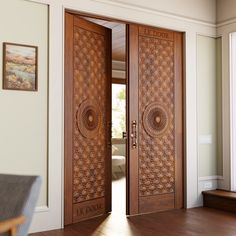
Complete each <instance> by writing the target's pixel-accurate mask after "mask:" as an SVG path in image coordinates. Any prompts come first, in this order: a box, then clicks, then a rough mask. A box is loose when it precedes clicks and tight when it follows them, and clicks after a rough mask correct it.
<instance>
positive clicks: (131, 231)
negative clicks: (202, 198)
mask: <svg viewBox="0 0 236 236" xmlns="http://www.w3.org/2000/svg"><path fill="white" fill-rule="evenodd" d="M89 235H92V236H98V235H101V236H131V235H135V236H140V235H142V236H150V235H151V236H156V235H157V236H185V235H188V236H195V235H201V236H202V235H206V236H235V235H236V214H233V213H229V212H224V211H220V210H215V209H210V208H194V209H189V210H174V211H169V212H162V213H154V214H148V215H141V216H133V217H129V218H126V217H125V216H121V215H119V214H109V215H107V216H102V217H98V218H94V219H92V220H89V221H84V222H80V223H77V224H74V225H70V226H67V227H65V228H64V229H61V230H53V231H48V232H42V233H36V234H31V236H89Z"/></svg>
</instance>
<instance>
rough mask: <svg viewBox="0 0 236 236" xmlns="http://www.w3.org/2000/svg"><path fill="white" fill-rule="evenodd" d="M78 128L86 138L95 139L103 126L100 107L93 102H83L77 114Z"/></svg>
mask: <svg viewBox="0 0 236 236" xmlns="http://www.w3.org/2000/svg"><path fill="white" fill-rule="evenodd" d="M76 120H77V122H76V124H77V128H78V129H79V131H80V132H81V134H82V135H83V136H84V137H85V138H95V137H96V136H97V135H98V133H99V130H100V128H101V124H102V122H101V121H102V115H101V110H100V108H99V105H98V104H97V103H96V102H95V101H93V100H88V99H87V100H85V101H83V102H82V103H81V104H80V106H79V109H78V111H77V113H76Z"/></svg>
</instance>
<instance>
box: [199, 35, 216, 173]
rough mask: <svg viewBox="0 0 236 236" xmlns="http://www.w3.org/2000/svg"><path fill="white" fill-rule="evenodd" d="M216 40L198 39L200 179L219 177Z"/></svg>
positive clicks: (208, 38) (201, 37) (204, 37)
mask: <svg viewBox="0 0 236 236" xmlns="http://www.w3.org/2000/svg"><path fill="white" fill-rule="evenodd" d="M215 58H216V40H215V39H214V38H211V37H206V36H200V35H198V36H197V68H198V69H197V97H198V99H197V111H198V159H199V169H198V173H199V177H204V176H214V175H217V152H216V149H217V118H216V114H217V104H216V60H215Z"/></svg>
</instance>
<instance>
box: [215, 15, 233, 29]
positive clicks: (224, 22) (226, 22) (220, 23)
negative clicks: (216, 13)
mask: <svg viewBox="0 0 236 236" xmlns="http://www.w3.org/2000/svg"><path fill="white" fill-rule="evenodd" d="M234 23H236V17H232V18H230V19H227V20H224V21H219V22H217V24H216V27H222V26H226V25H231V24H234Z"/></svg>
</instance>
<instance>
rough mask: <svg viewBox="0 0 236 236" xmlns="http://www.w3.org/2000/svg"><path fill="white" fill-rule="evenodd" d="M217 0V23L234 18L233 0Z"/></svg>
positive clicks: (234, 5)
mask: <svg viewBox="0 0 236 236" xmlns="http://www.w3.org/2000/svg"><path fill="white" fill-rule="evenodd" d="M216 2H217V23H223V22H225V21H228V20H233V19H234V20H235V18H236V1H235V0H216Z"/></svg>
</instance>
